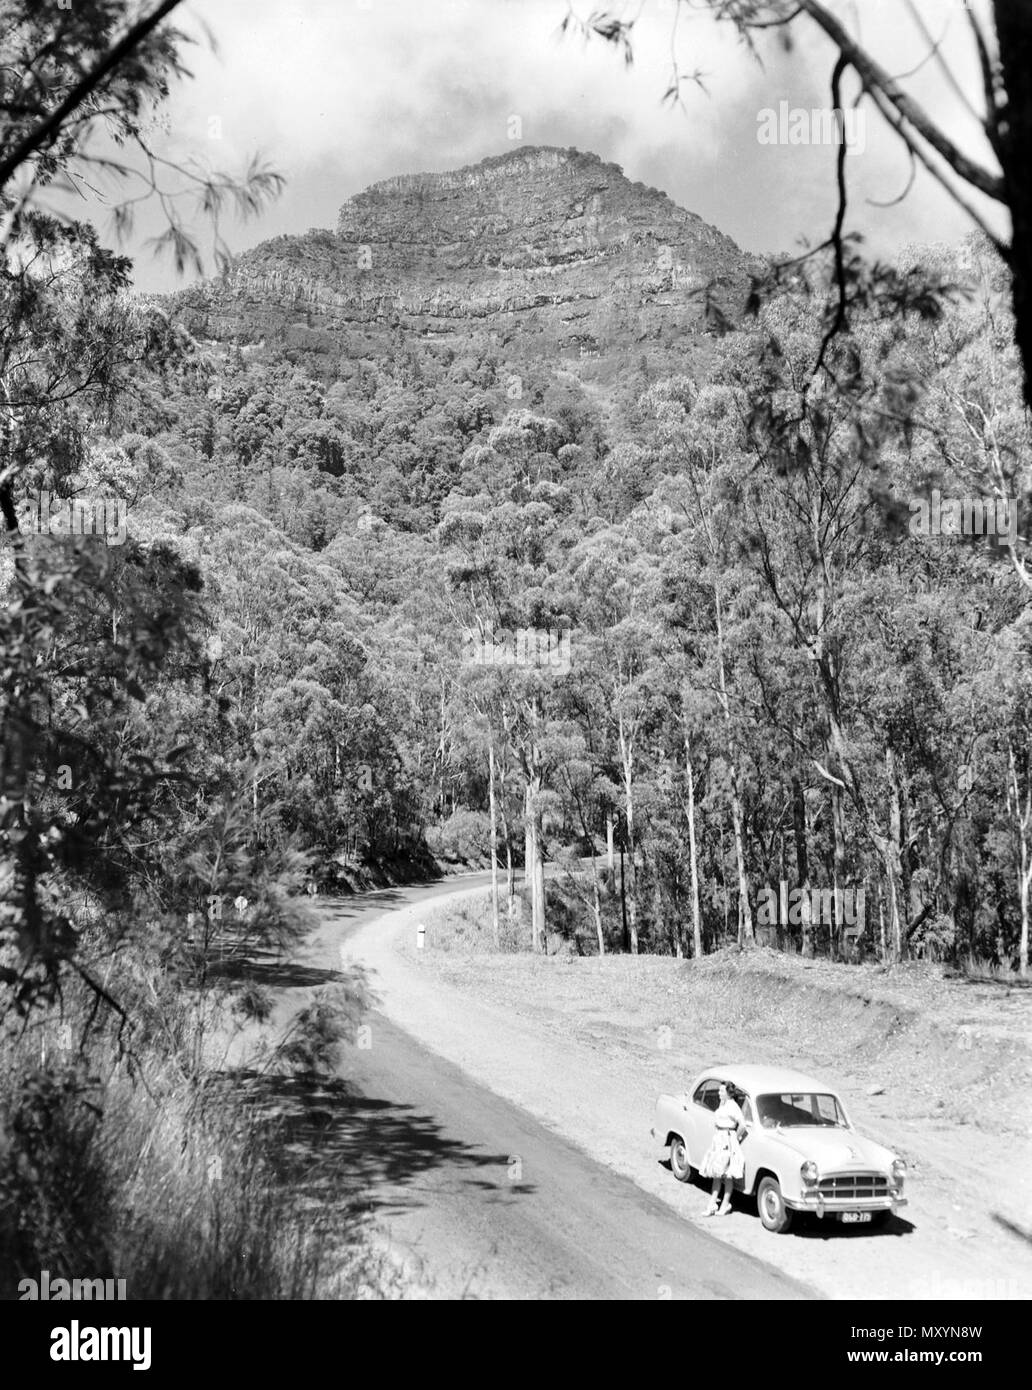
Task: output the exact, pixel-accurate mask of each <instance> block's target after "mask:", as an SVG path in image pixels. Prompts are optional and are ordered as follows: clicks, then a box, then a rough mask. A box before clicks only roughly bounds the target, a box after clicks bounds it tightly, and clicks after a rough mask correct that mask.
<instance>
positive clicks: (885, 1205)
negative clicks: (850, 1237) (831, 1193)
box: [784, 1190, 907, 1216]
mask: <svg viewBox="0 0 1032 1390" xmlns="http://www.w3.org/2000/svg"><path fill="white" fill-rule="evenodd" d="M784 1202H785V1206H786V1207H791V1208H792V1210H793V1211H812V1212H813V1213H814V1214H815V1215H816V1216H836V1215H838V1214H839V1213H840V1212H846V1211H872V1212H874V1211H891V1212H892V1213H893V1214H895V1212H896V1211H898V1209H899V1208H900V1207H905V1206H906V1205H907V1199H906V1198H905V1197H904V1196H903V1194H902V1192H897V1191H892V1190H890V1191H889V1192H888V1193H886V1195H885V1196H884V1197H826V1196H825V1195H824V1194H823V1193H822V1192H804V1193H803V1194H802V1196H801V1197H785V1198H784Z"/></svg>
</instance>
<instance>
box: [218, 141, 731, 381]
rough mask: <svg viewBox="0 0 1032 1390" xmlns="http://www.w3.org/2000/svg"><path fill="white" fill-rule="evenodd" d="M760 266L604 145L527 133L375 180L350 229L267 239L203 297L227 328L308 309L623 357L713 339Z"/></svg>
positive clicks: (353, 211)
mask: <svg viewBox="0 0 1032 1390" xmlns="http://www.w3.org/2000/svg"><path fill="white" fill-rule="evenodd" d="M753 264H754V263H753V261H752V258H750V257H747V256H744V255H743V253H742V252H741V251H740V250H739V248H738V247H737V246H736V245H735V244H734V242H733V241H731V240H730V238H729V237H726V236H724V235H723V234H722V233H721V232H719V231H717V230H716V228H715V227H711V226H709V224H708V223H706V222H704V221H703V220H702V219H701V218H700V217H698V216H696V214H695V213H693V212H688V211H686V210H685V209H684V208H680V207H678V206H677V205H676V203H674V202H673V201H672V200H671V199H670V198H668V197H667V195H666V194H665V193H661V192H660V191H659V190H657V189H655V188H648V187H646V186H645V185H644V184H642V183H632V182H631V181H630V180H629V179H627V178H626V177H625V175H624V173H623V171H622V170H621V169H620V168H619V167H618V166H617V165H616V164H609V163H606V162H605V161H603V160H602V159H601V158H600V157H599V156H598V155H597V154H591V153H586V152H584V151H581V150H577V149H561V148H558V147H556V146H550V145H519V146H516V147H515V148H510V149H507V150H505V151H504V152H502V153H500V154H496V155H491V156H489V157H488V158H486V159H482V160H481V161H480V162H479V163H477V164H470V165H466V166H464V167H463V168H460V169H453V170H444V171H440V172H437V173H419V174H399V175H397V176H396V177H394V178H389V179H383V180H381V181H380V182H378V183H374V184H373V185H372V186H371V187H369V188H367V189H366V190H365V191H364V192H362V193H358V194H356V195H355V196H354V197H352V198H349V199H348V200H347V202H346V203H344V205H343V206H342V207H341V209H340V214H339V217H338V221H337V228H336V233H335V234H334V233H333V232H312V233H309V234H308V235H306V236H303V237H279V238H277V239H276V240H275V241H272V242H267V243H265V245H263V246H260V247H257V248H255V250H254V251H252V252H249V253H247V254H245V255H244V256H242V257H239V258H237V260H236V261H235V262H234V263H233V266H232V268H231V269H230V271H229V273H228V274H227V276H226V277H225V278H224V280H223V281H221V282H220V284H219V286H218V288H217V289H215V290H214V291H210V292H205V293H203V294H199V295H198V296H197V298H198V299H199V300H200V301H201V303H202V304H206V305H207V306H208V313H207V316H206V319H205V320H204V322H205V323H206V326H207V329H208V330H209V331H211V330H214V331H215V332H217V333H220V334H221V333H225V332H227V331H229V332H230V333H234V332H235V331H236V330H235V326H234V325H235V324H236V323H238V322H241V321H246V322H247V324H248V331H249V332H250V333H251V334H252V335H256V334H257V332H258V331H263V332H264V331H270V332H272V331H277V328H276V326H277V325H279V326H280V328H281V330H282V331H283V332H286V331H287V326H288V325H297V324H298V323H299V321H300V323H302V324H303V325H304V328H305V331H307V330H308V329H317V330H319V331H320V332H330V333H338V332H347V333H352V332H355V331H359V332H361V333H364V334H367V335H370V341H372V340H373V339H374V338H375V337H376V335H378V334H383V333H385V332H396V331H397V330H399V329H400V330H401V331H402V332H410V333H412V334H414V335H415V336H417V337H419V338H433V339H435V340H437V341H439V342H440V341H449V342H454V343H456V344H457V343H459V342H461V341H462V340H463V338H464V336H468V334H469V333H470V332H471V331H473V330H474V329H475V330H476V331H478V332H479V331H482V330H484V331H486V332H488V333H489V334H490V335H492V337H493V338H494V339H495V340H497V341H498V342H499V343H507V342H509V341H510V340H512V339H513V335H517V336H518V337H519V340H520V343H521V344H522V345H523V348H524V349H525V350H527V351H530V352H532V353H533V352H537V351H541V352H544V353H548V354H551V355H552V356H564V357H567V358H568V359H573V358H576V359H578V360H579V359H581V358H583V357H592V358H595V357H599V356H612V357H613V359H614V360H618V359H625V357H626V354H627V353H628V352H630V351H634V352H641V351H643V350H645V349H646V348H647V349H648V350H650V351H652V350H661V351H667V350H677V349H678V348H680V350H681V351H683V350H684V349H685V348H686V347H687V344H688V341H689V340H690V339H693V338H694V339H696V340H697V341H700V340H701V338H702V336H704V335H705V333H706V329H707V325H708V322H709V320H708V317H707V315H708V305H709V304H710V303H711V302H712V300H713V299H714V297H715V299H716V302H717V303H718V304H720V305H721V307H722V310H724V311H725V316H726V317H730V318H732V319H733V318H734V317H735V316H736V315H737V312H738V308H739V306H740V305H741V304H742V303H743V302H744V299H745V294H746V290H747V287H748V279H749V273H750V272H751V270H752V269H753ZM243 305H247V306H248V307H247V308H246V310H244V312H241V310H242V308H243ZM535 340H536V344H535Z"/></svg>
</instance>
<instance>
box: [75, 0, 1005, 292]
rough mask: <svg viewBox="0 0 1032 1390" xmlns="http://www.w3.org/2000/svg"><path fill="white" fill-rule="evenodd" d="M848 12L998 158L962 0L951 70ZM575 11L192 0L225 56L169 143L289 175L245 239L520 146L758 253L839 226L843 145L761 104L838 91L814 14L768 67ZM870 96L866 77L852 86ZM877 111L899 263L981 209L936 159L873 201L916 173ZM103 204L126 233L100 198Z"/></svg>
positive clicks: (142, 230) (881, 166)
mask: <svg viewBox="0 0 1032 1390" xmlns="http://www.w3.org/2000/svg"><path fill="white" fill-rule="evenodd" d="M830 4H831V8H832V9H833V10H834V11H835V12H836V13H837V14H838V15H839V16H840V17H841V18H842V19H843V20H844V21H845V22H846V24H847V27H848V28H849V29H850V30H851V32H853V33H854V34H857V35H858V36H859V37H861V38H862V40H863V41H864V43H865V45H866V46H867V47H868V48H869V50H870V51H871V52H872V53H873V55H874V56H875V57H876V58H877V59H878V60H879V61H880V62H881V63H882V64H883V65H884V66H885V67H886V68H888V69H889V70H890V71H891V72H893V73H894V74H902V73H906V72H908V71H909V70H911V69H913V68H915V67H917V68H918V71H917V72H915V73H914V74H913V75H912V76H910V77H908V78H907V79H906V81H905V83H904V85H905V86H906V89H907V90H908V91H909V92H911V93H912V94H913V95H914V96H916V97H917V99H918V100H920V101H921V102H922V104H923V105H924V106H925V108H926V110H927V111H928V112H929V114H930V115H932V116H933V117H934V119H935V120H936V122H937V123H938V124H940V125H941V126H942V127H943V128H944V129H945V130H946V131H947V133H949V134H950V135H951V137H953V138H954V139H956V140H957V142H958V143H959V144H960V145H961V146H962V148H963V149H964V150H965V151H966V152H967V153H968V154H969V155H971V156H973V157H975V158H977V159H978V160H979V161H980V162H982V163H984V164H985V165H986V166H987V167H994V166H993V162H992V156H991V153H990V152H989V150H988V146H987V144H986V141H985V138H984V135H983V133H982V131H981V129H980V128H979V126H978V123H977V121H976V119H975V116H974V114H973V113H972V111H970V110H969V109H968V106H967V103H970V104H971V106H973V107H975V108H977V107H978V105H979V97H978V93H979V89H980V83H979V81H978V74H977V69H976V65H975V61H974V52H973V45H972V44H971V41H970V35H969V30H968V28H967V21H966V19H965V16H964V14H963V10H962V4H961V0H914V6H913V8H914V9H915V10H916V11H917V13H918V14H919V15H920V16H921V17H922V18H923V21H924V26H925V28H926V29H927V31H928V32H929V33H930V34H931V35H932V36H933V37H934V40H935V41H936V43H937V44H938V50H937V52H938V54H939V55H940V56H941V57H942V59H943V60H944V61H945V62H946V63H947V64H948V66H949V68H950V70H951V72H952V74H953V78H952V80H951V79H950V78H949V77H948V76H947V75H946V74H945V73H944V72H943V69H942V67H941V66H940V64H939V63H938V61H937V59H936V57H935V56H934V55H933V56H931V57H929V44H928V41H927V39H926V38H925V37H924V36H923V35H922V33H921V31H920V28H919V26H918V24H917V23H916V22H915V19H914V17H913V14H912V13H911V12H910V10H909V9H908V4H907V0H830ZM593 7H599V8H604V7H605V6H604V0H573V4H572V9H573V12H574V13H575V14H579V15H580V16H581V17H582V18H583V17H586V15H587V14H588V13H590V11H591V9H592V8H593ZM568 8H569V7H568V6H567V3H566V0H192V3H190V4H188V5H186V6H184V7H183V9H182V10H181V11H180V12H178V13H179V19H178V21H177V22H178V23H179V25H180V27H181V28H183V29H185V30H186V31H188V32H189V33H191V34H193V35H198V36H199V35H200V34H201V24H202V22H203V23H205V24H207V25H209V26H210V28H211V30H212V31H213V33H214V35H215V38H216V39H217V41H218V52H217V53H215V52H212V51H211V49H210V47H209V46H208V45H207V44H206V43H205V42H204V41H200V42H198V43H197V44H196V45H193V46H191V47H190V48H189V49H188V50H187V53H186V62H187V66H188V67H190V69H191V70H192V72H193V78H192V80H190V81H187V82H183V83H181V84H179V85H177V87H176V88H175V89H174V91H173V93H172V96H171V99H170V102H169V103H168V106H167V110H166V113H165V114H166V116H167V126H168V130H167V133H165V132H164V131H162V130H160V129H158V130H156V131H155V132H154V133H153V136H152V138H153V139H154V141H155V144H156V145H157V147H158V148H159V149H160V150H161V151H162V152H163V153H165V154H167V155H168V156H169V157H170V158H174V159H178V160H183V159H199V160H201V161H204V162H210V163H212V164H214V165H215V166H217V167H219V168H223V169H226V170H230V171H236V170H239V169H241V168H242V167H243V166H244V164H245V163H246V162H247V160H248V158H249V157H250V156H251V155H253V154H255V153H258V154H260V155H261V156H262V157H263V158H264V159H266V160H267V161H268V162H269V163H270V164H272V165H273V166H274V167H276V168H277V169H278V170H280V171H281V172H282V173H283V174H284V175H285V176H286V177H287V180H288V184H287V188H286V190H285V191H284V193H283V194H282V195H281V197H280V199H279V200H278V202H277V203H275V204H274V205H273V206H271V207H270V208H268V209H267V210H266V211H265V213H264V214H263V215H262V216H261V217H260V219H258V220H256V221H251V222H247V223H238V222H235V223H232V224H227V226H226V227H225V228H224V232H225V234H226V239H227V241H228V242H229V244H230V246H231V247H232V249H233V250H234V251H238V250H242V249H245V248H247V247H249V246H253V245H256V244H258V243H259V242H261V241H265V240H267V239H268V238H269V237H272V236H277V235H280V234H281V233H296V232H302V231H306V230H308V229H309V228H312V227H333V226H334V225H335V222H336V217H337V211H338V208H339V207H340V205H341V203H342V202H343V201H344V200H345V199H346V198H348V197H350V196H352V195H354V194H355V193H358V192H360V191H361V190H362V189H364V188H366V187H368V185H369V184H370V183H373V182H376V181H377V180H378V179H382V178H387V177H390V176H391V175H394V174H403V173H417V172H422V171H431V170H445V169H455V168H459V167H461V166H462V165H464V164H469V163H475V162H476V161H478V160H480V159H483V158H485V157H486V156H489V155H496V154H500V153H504V152H505V151H507V150H510V149H512V148H513V147H514V146H516V145H520V144H524V145H558V146H562V147H568V146H574V147H576V148H578V149H581V150H589V151H591V152H593V153H595V154H598V155H599V156H601V157H602V158H603V159H604V160H606V161H611V162H614V163H616V164H618V165H620V166H621V167H622V168H623V170H624V172H625V174H626V175H627V176H628V177H629V178H631V179H632V180H641V181H642V182H644V183H646V184H648V185H650V186H653V187H656V188H660V189H662V190H663V191H664V192H666V193H667V194H669V196H670V197H671V198H672V199H673V200H674V201H675V202H676V203H678V204H680V205H681V206H682V207H685V208H688V209H690V210H691V211H692V212H695V213H697V214H698V215H699V216H700V217H702V218H704V219H705V220H706V221H707V222H710V223H712V224H713V225H715V226H717V227H719V228H720V230H721V231H723V232H725V233H727V234H728V235H729V236H731V237H732V238H733V239H734V240H735V241H736V242H738V244H739V245H740V246H742V247H743V248H744V249H746V250H749V251H755V252H787V251H791V250H793V249H795V248H798V246H799V243H800V238H801V237H807V238H809V239H810V240H811V241H813V240H820V239H823V237H824V236H826V235H827V232H828V230H829V228H830V225H831V221H832V219H833V216H834V210H835V177H834V176H835V154H836V151H835V149H834V147H832V146H828V145H801V144H793V145H789V144H764V143H761V141H760V139H759V133H760V129H761V121H762V120H763V117H762V114H761V113H763V112H764V111H765V110H772V111H774V112H775V113H777V112H778V111H779V107H780V103H781V102H785V103H787V106H786V110H787V111H791V110H793V109H797V108H802V109H804V110H807V111H808V110H810V109H812V108H814V107H826V106H829V105H830V104H831V103H830V96H829V79H830V73H831V69H832V66H833V63H834V50H833V49H832V46H831V45H830V43H829V42H828V41H827V40H826V39H824V37H823V35H821V34H819V33H818V32H817V31H816V30H815V29H814V27H813V26H812V25H802V24H800V23H798V22H797V24H795V25H793V26H792V32H793V34H795V35H797V36H798V37H797V41H796V43H795V44H794V45H793V49H792V51H791V52H787V53H786V52H784V51H783V48H782V46H781V44H780V42H779V40H778V38H777V36H776V33H774V34H770V35H766V36H763V37H762V39H761V41H760V56H761V59H762V62H760V61H757V60H756V59H755V58H754V57H752V56H750V55H749V54H748V52H747V51H746V50H745V48H744V47H743V45H742V44H741V43H739V42H738V41H737V39H736V37H735V35H734V33H733V31H732V29H731V28H730V26H727V25H719V24H717V23H716V22H715V21H714V20H713V19H712V17H711V16H709V15H707V14H703V13H699V12H698V10H697V9H695V10H690V9H689V7H688V6H687V5H685V4H682V5H681V6H680V7H678V6H677V5H676V3H675V0H634V3H633V4H626V5H622V4H621V0H611V4H610V5H609V7H608V8H610V10H612V11H614V12H618V13H620V14H622V15H623V16H624V17H630V15H631V14H632V13H633V12H636V11H639V10H640V11H641V13H640V16H639V18H638V19H637V22H636V24H635V28H634V31H633V35H634V63H633V65H632V66H630V67H627V66H626V65H625V64H624V62H623V59H622V57H621V56H620V55H619V54H618V53H617V52H616V51H615V50H614V49H613V48H612V47H611V46H610V45H608V44H605V43H604V42H602V41H601V40H600V39H597V38H595V39H592V40H590V41H587V42H585V41H584V40H583V39H582V38H581V37H580V36H578V35H576V34H574V33H572V32H567V34H566V35H565V36H563V35H560V33H559V32H558V31H559V26H560V23H561V21H562V19H563V17H564V15H565V14H566V13H567V10H568ZM675 16H676V17H677V27H676V31H675V30H674V28H673V26H674V20H675ZM675 60H676V63H677V65H678V67H679V68H680V70H681V71H682V73H685V74H693V73H698V74H699V75H700V80H699V82H693V81H692V80H691V77H690V76H689V77H688V80H687V81H685V82H684V83H683V85H682V103H683V104H682V106H681V107H679V108H678V107H671V106H670V105H669V104H667V105H664V104H663V102H662V97H663V94H664V92H665V91H666V90H667V88H668V87H669V86H670V77H671V70H672V63H673V62H674V61H675ZM922 60H924V61H923V65H922ZM856 91H857V88H856V83H855V79H852V78H851V77H849V76H847V78H846V81H845V86H844V95H845V96H846V98H847V100H849V101H851V100H852V98H853V96H855V94H856ZM860 110H861V113H862V115H861V116H858V117H857V120H858V121H859V122H860V123H859V124H858V125H856V126H855V127H854V128H853V131H852V134H853V135H854V140H855V143H854V144H853V147H852V149H851V151H850V154H849V158H848V161H847V163H848V168H849V185H850V218H849V223H848V225H850V226H852V227H853V228H855V229H857V230H859V231H861V232H863V233H864V235H865V237H866V238H867V240H868V243H869V246H870V248H871V249H872V251H874V252H875V253H877V254H881V255H891V254H893V253H894V252H896V251H898V250H900V249H902V248H903V247H905V246H906V245H907V244H909V243H915V242H917V243H925V242H930V241H946V242H953V241H956V240H958V239H959V238H960V237H961V236H963V235H964V234H965V233H966V232H967V231H968V230H969V229H970V226H971V223H970V220H969V218H968V217H967V215H966V214H965V213H964V212H963V211H962V210H960V209H959V208H957V207H956V205H955V204H954V202H953V201H952V200H951V199H950V198H949V196H948V195H947V194H946V193H945V192H943V191H942V190H941V189H940V188H939V186H938V184H936V183H935V182H934V180H933V179H932V178H931V177H930V176H929V175H928V174H926V173H925V172H924V171H923V170H918V173H917V176H916V178H915V181H914V184H913V187H912V188H911V190H910V192H909V194H908V195H907V197H906V198H905V199H904V201H903V202H901V203H899V204H898V205H896V206H893V207H876V206H874V203H875V202H883V203H884V202H886V201H890V200H894V199H896V198H898V196H899V195H900V194H901V193H902V192H903V191H904V189H905V188H906V186H907V182H908V179H909V177H910V167H909V163H908V158H907V155H906V153H905V151H904V150H903V149H902V147H901V145H900V143H899V141H898V138H897V137H896V136H895V135H894V134H893V133H892V132H891V131H890V130H889V129H888V128H887V127H886V126H885V125H884V123H883V122H882V121H881V119H880V117H879V116H878V115H877V114H876V113H875V112H874V111H873V109H872V108H871V107H870V104H869V103H865V104H864V106H863V107H861V108H860ZM987 206H988V205H987V204H985V203H984V202H983V203H982V207H983V209H984V208H985V207H987ZM79 211H80V215H81V212H82V209H81V207H80V209H79ZM991 211H992V213H993V214H994V215H995V217H996V222H995V225H996V227H997V229H998V230H1000V231H1006V223H1005V222H1004V221H1002V220H1001V219H1000V217H999V214H998V212H997V210H996V209H995V208H993V209H991ZM89 215H91V216H93V217H94V220H96V221H97V222H98V225H100V226H101V228H102V229H103V230H105V231H106V233H107V234H108V235H109V236H110V235H111V227H110V223H109V221H108V220H107V218H108V214H107V213H106V212H105V210H104V208H103V207H102V206H100V205H98V204H97V203H96V201H95V200H93V201H92V202H91V207H90V212H89ZM160 226H161V224H160V222H159V221H158V218H157V214H156V211H155V210H154V209H150V210H149V211H148V212H146V213H145V214H144V215H142V216H141V217H139V218H138V221H137V225H136V229H135V231H134V234H133V236H132V238H131V239H130V241H129V242H128V244H127V245H126V247H125V249H126V250H127V251H128V252H129V253H130V254H132V255H133V256H134V258H135V260H136V265H137V270H136V281H137V285H138V286H139V287H140V288H141V289H142V290H145V291H148V292H155V291H161V290H167V289H171V288H174V287H175V285H176V283H182V282H177V281H176V279H175V276H174V273H173V271H172V268H171V266H170V265H169V264H168V262H167V261H156V260H155V259H154V258H153V256H152V255H151V253H150V251H149V250H148V249H147V248H146V246H145V241H146V239H147V237H148V236H149V235H153V233H155V232H156V231H158V230H160ZM203 245H204V243H203V238H202V249H203ZM208 245H210V239H209V241H208Z"/></svg>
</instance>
